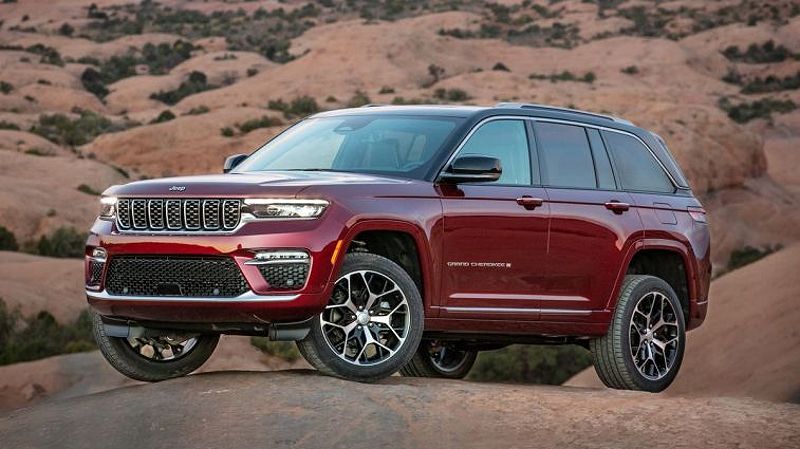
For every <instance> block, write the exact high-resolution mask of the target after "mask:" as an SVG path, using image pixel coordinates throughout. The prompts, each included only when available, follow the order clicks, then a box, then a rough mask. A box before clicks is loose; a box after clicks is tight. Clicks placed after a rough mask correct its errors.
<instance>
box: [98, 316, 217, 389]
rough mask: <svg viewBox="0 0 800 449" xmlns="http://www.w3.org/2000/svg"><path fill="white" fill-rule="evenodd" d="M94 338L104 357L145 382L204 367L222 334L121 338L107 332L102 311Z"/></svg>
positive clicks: (117, 368) (131, 375)
mask: <svg viewBox="0 0 800 449" xmlns="http://www.w3.org/2000/svg"><path fill="white" fill-rule="evenodd" d="M92 324H93V330H94V338H95V341H96V342H97V346H98V347H99V348H100V352H101V353H102V354H103V357H105V359H106V360H107V361H108V363H110V364H111V366H113V367H114V369H116V370H117V371H119V372H120V373H122V374H124V375H126V376H128V377H130V378H131V379H135V380H141V381H144V382H158V381H161V380H166V379H171V378H173V377H180V376H184V375H186V374H189V373H191V372H192V371H194V370H196V369H198V368H200V366H202V365H203V363H205V362H206V360H208V358H209V357H211V354H212V353H213V352H214V349H215V348H216V347H217V342H218V341H219V335H197V334H196V335H177V334H176V335H164V336H157V337H141V338H139V337H137V338H119V337H109V336H108V335H106V333H105V328H104V326H103V321H102V319H101V318H100V316H99V315H97V314H95V315H94V318H93V322H92Z"/></svg>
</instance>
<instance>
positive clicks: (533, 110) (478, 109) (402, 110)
mask: <svg viewBox="0 0 800 449" xmlns="http://www.w3.org/2000/svg"><path fill="white" fill-rule="evenodd" d="M495 112H496V113H506V114H510V115H524V116H537V117H549V116H553V117H551V118H565V117H564V116H569V118H571V119H573V120H579V121H588V122H590V123H591V122H594V121H595V120H600V122H601V123H605V124H606V125H610V124H620V125H627V126H634V124H633V123H631V122H630V121H628V120H625V119H622V118H619V117H615V116H612V115H606V114H600V113H596V112H589V111H582V110H579V109H570V108H562V107H558V106H551V105H545V104H536V103H506V102H504V103H497V104H496V105H494V106H488V107H487V106H464V105H381V104H368V105H364V106H361V107H359V108H349V109H336V110H333V111H327V112H321V113H319V114H316V115H315V117H335V116H342V115H363V114H365V113H366V114H388V115H394V114H414V115H433V116H437V115H438V116H449V117H471V116H476V115H493V114H492V113H495ZM487 113H488V114H487Z"/></svg>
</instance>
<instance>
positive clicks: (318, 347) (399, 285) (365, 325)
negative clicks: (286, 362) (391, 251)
mask: <svg viewBox="0 0 800 449" xmlns="http://www.w3.org/2000/svg"><path fill="white" fill-rule="evenodd" d="M422 327H423V311H422V298H421V297H420V294H419V291H418V290H417V286H416V284H414V281H413V280H412V279H411V277H410V276H409V275H408V273H406V272H405V270H403V269H402V268H400V266H398V265H397V264H395V263H394V262H392V261H391V260H389V259H386V258H385V257H381V256H378V255H375V254H368V253H351V254H348V255H347V258H346V259H345V261H344V264H343V266H342V271H341V274H340V277H339V279H337V281H336V284H335V286H334V289H333V294H332V295H331V298H330V300H329V303H328V305H327V306H326V307H325V310H323V311H322V313H320V314H319V315H317V316H316V317H315V318H314V320H313V321H312V325H311V330H310V332H309V333H308V335H307V336H306V338H304V339H303V340H300V341H298V342H297V347H298V349H299V350H300V353H301V354H303V356H304V357H305V359H306V360H307V361H308V362H309V363H310V364H311V365H312V366H314V367H315V368H317V369H318V370H319V371H321V372H323V373H325V374H328V375H333V376H337V377H342V378H345V379H351V380H358V381H363V382H371V381H375V380H379V379H382V378H384V377H387V376H390V375H391V374H392V373H394V372H396V371H397V370H399V369H400V368H401V367H403V365H405V364H406V363H407V362H408V361H409V359H410V358H411V357H412V356H413V355H414V352H415V351H416V349H417V346H419V342H420V339H421V337H422Z"/></svg>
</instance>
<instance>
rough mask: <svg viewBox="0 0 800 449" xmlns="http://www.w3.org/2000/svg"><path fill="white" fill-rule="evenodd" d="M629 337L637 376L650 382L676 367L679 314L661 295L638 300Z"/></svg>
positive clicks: (654, 294)
mask: <svg viewBox="0 0 800 449" xmlns="http://www.w3.org/2000/svg"><path fill="white" fill-rule="evenodd" d="M629 335H630V347H631V355H632V356H633V363H634V365H636V369H637V370H639V373H641V374H642V375H643V376H644V377H645V378H647V379H649V380H659V379H661V378H663V377H664V376H666V375H667V373H669V371H670V369H672V366H673V365H674V364H675V358H676V357H677V355H678V348H679V346H678V345H679V344H680V341H679V339H680V338H681V337H680V329H679V326H678V315H677V314H676V313H675V309H674V308H673V306H672V303H671V302H670V301H669V299H667V297H666V296H665V295H664V294H662V293H660V292H656V291H653V292H649V293H647V294H645V295H644V296H642V297H641V298H639V301H638V302H637V303H636V307H635V308H634V310H633V315H632V316H631V322H630V330H629Z"/></svg>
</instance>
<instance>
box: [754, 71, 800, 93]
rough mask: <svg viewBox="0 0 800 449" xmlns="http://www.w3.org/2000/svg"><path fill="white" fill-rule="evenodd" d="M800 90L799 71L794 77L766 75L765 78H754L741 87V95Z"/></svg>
mask: <svg viewBox="0 0 800 449" xmlns="http://www.w3.org/2000/svg"><path fill="white" fill-rule="evenodd" d="M799 88H800V71H799V72H797V73H795V74H794V75H790V76H787V77H784V78H779V77H777V76H775V75H768V76H767V77H766V78H761V77H756V78H754V79H753V80H751V81H748V82H746V83H745V84H744V86H743V87H742V93H743V94H761V93H767V92H780V91H783V90H794V89H799Z"/></svg>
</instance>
